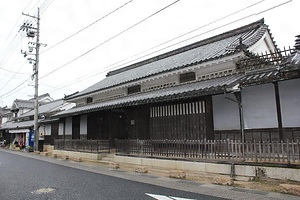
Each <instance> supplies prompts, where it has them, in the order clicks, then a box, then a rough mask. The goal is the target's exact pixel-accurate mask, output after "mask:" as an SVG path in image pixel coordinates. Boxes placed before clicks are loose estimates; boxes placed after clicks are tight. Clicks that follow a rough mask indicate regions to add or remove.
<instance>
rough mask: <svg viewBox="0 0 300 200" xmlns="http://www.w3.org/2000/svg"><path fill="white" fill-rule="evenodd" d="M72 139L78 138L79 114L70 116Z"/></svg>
mask: <svg viewBox="0 0 300 200" xmlns="http://www.w3.org/2000/svg"><path fill="white" fill-rule="evenodd" d="M72 139H80V116H79V115H77V116H73V117H72Z"/></svg>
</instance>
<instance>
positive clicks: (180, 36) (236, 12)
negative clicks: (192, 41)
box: [112, 0, 265, 65]
mask: <svg viewBox="0 0 300 200" xmlns="http://www.w3.org/2000/svg"><path fill="white" fill-rule="evenodd" d="M264 1H265V0H261V1H259V2H256V3H254V4H251V5H249V6H247V7H244V8H242V9H239V10H238V11H235V12H233V13H231V14H229V15H226V16H224V17H221V18H219V19H217V20H214V21H212V22H209V23H207V24H205V25H203V26H201V27H198V28H196V29H193V30H191V31H189V32H186V33H184V34H182V35H179V36H177V37H175V38H172V39H170V40H168V41H166V42H163V43H160V44H158V45H156V46H153V47H151V48H149V49H147V50H144V51H142V52H139V53H137V54H134V55H132V56H130V57H128V58H125V59H123V60H120V61H118V62H116V63H114V64H112V65H116V64H119V63H122V62H124V61H126V60H129V59H131V58H134V57H136V56H138V55H141V54H144V53H146V52H148V51H150V50H152V49H155V48H157V47H160V46H162V45H165V44H167V43H170V42H172V41H174V40H177V39H179V38H182V37H184V36H186V35H188V34H191V33H193V32H195V31H198V30H200V29H203V28H205V27H207V26H209V25H212V24H214V23H216V22H219V21H222V20H224V19H226V18H228V17H231V16H233V15H236V14H238V13H240V12H242V11H245V10H247V9H249V8H251V7H253V6H256V5H258V4H260V3H262V2H264ZM151 54H153V53H151ZM151 54H147V55H146V56H148V55H151ZM144 57H145V56H143V57H139V58H136V59H134V60H130V61H128V62H126V63H122V65H126V64H129V63H132V62H134V61H136V60H139V59H141V58H144Z"/></svg>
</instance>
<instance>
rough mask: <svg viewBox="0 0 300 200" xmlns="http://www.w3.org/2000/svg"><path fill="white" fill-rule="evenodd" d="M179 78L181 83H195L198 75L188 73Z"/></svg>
mask: <svg viewBox="0 0 300 200" xmlns="http://www.w3.org/2000/svg"><path fill="white" fill-rule="evenodd" d="M179 78H180V83H185V82H189V81H194V80H196V73H195V72H187V73H184V74H180V75H179Z"/></svg>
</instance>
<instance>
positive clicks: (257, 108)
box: [242, 83, 278, 129]
mask: <svg viewBox="0 0 300 200" xmlns="http://www.w3.org/2000/svg"><path fill="white" fill-rule="evenodd" d="M242 101H243V109H244V112H243V113H244V122H245V128H246V129H253V128H277V127H278V122H277V112H276V102H275V93H274V86H273V84H271V83H270V84H263V85H257V86H251V87H247V88H243V90H242Z"/></svg>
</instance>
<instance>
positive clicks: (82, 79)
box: [51, 0, 292, 92]
mask: <svg viewBox="0 0 300 200" xmlns="http://www.w3.org/2000/svg"><path fill="white" fill-rule="evenodd" d="M263 1H264V0H262V1H259V2H257V3H254V4H252V5H250V6H247V7H245V8H244V9H242V10H245V9H248V8H250V7H253V6H254V5H257V4H259V3H261V2H263ZM291 1H292V0H289V1H286V2H284V3H281V4H278V5H276V6H273V7H270V8H268V9H265V10H262V11H260V12H256V13H253V14H250V15H247V16H245V17H242V18H240V19H237V20H234V21H231V22H229V23H227V24H224V25H221V26H218V27H216V28H214V29H211V30H208V31H206V32H203V33H201V34H198V35H196V36H193V37H191V38H188V39H186V40H183V41H180V42H178V43H176V44H172V45H169V46H167V47H165V48H162V49H159V50H157V51H154V52H152V53H149V54H147V55H145V56H149V55H151V54H153V53H157V52H159V51H161V50H164V49H166V48H169V47H172V46H174V45H177V44H180V43H182V42H186V41H188V40H191V39H193V38H195V37H198V36H200V35H203V34H206V33H209V32H212V31H215V30H217V29H220V28H223V27H225V26H228V25H231V24H233V23H236V22H238V21H241V20H244V19H246V18H249V17H251V16H254V15H259V14H262V13H265V12H268V11H270V10H272V9H275V8H277V7H280V6H282V5H284V4H287V3H289V2H291ZM238 12H239V11H236V12H234V13H232V14H229V15H227V16H225V17H223V18H220V19H225V18H227V17H229V16H232V15H233V14H236V13H238ZM220 19H218V20H215V21H214V23H216V22H217V21H220ZM212 23H213V22H211V23H208V24H212ZM205 26H207V25H204V26H202V27H205ZM200 28H201V27H200ZM200 28H197V30H199V29H200ZM194 30H196V29H194ZM191 32H193V31H189V32H188V33H186V34H189V33H191ZM186 34H183V35H186ZM183 35H181V36H183ZM181 36H178V37H176V39H177V38H179V37H181ZM172 40H173V39H172ZM172 40H169V41H172ZM169 41H167V42H169ZM167 42H165V43H167ZM165 43H163V44H165ZM155 47H157V46H155ZM155 47H154V48H155ZM151 49H153V48H151ZM145 56H142V57H139V58H137V59H141V58H144V57H145ZM137 59H135V60H137ZM125 60H126V59H125ZM135 60H131V61H129V62H133V61H135ZM119 62H120V61H119ZM119 62H117V63H119ZM129 62H127V63H129ZM117 63H114V64H111V65H109V66H107V67H105V68H102V69H101V71H99V72H97V73H95V72H94V73H93V75H89V76H88V77H87V78H83V77H81V78H79V79H78V78H77V79H76V80H74V81H71V82H70V83H68V84H66V85H64V86H62V87H56V89H55V90H52V91H51V92H53V91H56V90H59V89H62V88H64V87H67V86H70V85H72V84H73V83H75V82H76V83H78V82H81V81H84V80H87V79H90V78H93V77H95V76H97V75H99V74H101V73H104V72H107V71H108V70H112V69H115V68H118V67H121V66H124V63H123V64H121V65H118V66H115V67H112V68H109V67H110V66H113V65H115V64H117ZM127 63H125V64H127Z"/></svg>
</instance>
